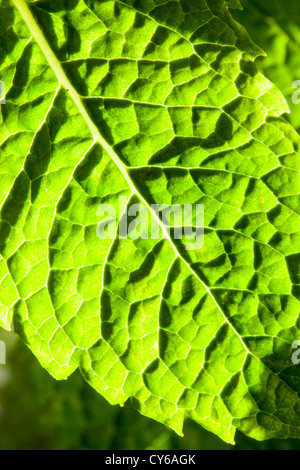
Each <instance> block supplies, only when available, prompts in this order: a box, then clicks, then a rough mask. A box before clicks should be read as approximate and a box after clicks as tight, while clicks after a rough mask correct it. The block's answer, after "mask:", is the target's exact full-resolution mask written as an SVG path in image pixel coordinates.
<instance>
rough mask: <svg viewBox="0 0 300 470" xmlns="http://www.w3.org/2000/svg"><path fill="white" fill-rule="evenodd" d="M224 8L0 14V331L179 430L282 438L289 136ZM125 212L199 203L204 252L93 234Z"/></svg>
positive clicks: (293, 260) (290, 385)
mask: <svg viewBox="0 0 300 470" xmlns="http://www.w3.org/2000/svg"><path fill="white" fill-rule="evenodd" d="M228 5H229V6H234V7H237V6H238V2H234V3H233V2H228V3H226V2H225V1H223V0H212V1H210V2H209V4H208V3H207V2H206V1H205V0H197V1H194V0H180V1H179V0H178V1H165V0H138V1H135V0H126V1H119V0H116V1H111V0H106V1H87V0H86V1H83V0H71V1H66V0H65V1H63V0H56V1H55V2H54V1H51V0H49V1H43V0H41V1H35V2H30V3H26V2H25V1H24V0H13V1H8V0H3V1H2V3H1V7H0V9H1V10H0V11H1V18H3V20H2V22H1V26H0V37H1V52H0V60H1V66H0V78H1V80H3V81H4V82H5V85H6V89H7V95H6V104H5V105H2V106H1V115H2V117H1V126H0V133H1V136H0V139H1V154H0V168H1V172H0V183H1V184H0V197H1V245H0V250H1V259H0V272H1V282H0V301H1V325H2V326H4V327H6V328H9V327H10V325H11V323H12V322H13V326H14V329H15V331H16V332H17V333H18V334H19V335H20V336H21V337H22V338H23V340H24V341H25V342H26V344H27V345H28V346H29V347H30V349H31V350H32V351H33V352H34V354H35V355H36V356H37V357H38V359H39V361H40V362H41V364H42V365H43V366H44V367H45V368H46V369H47V370H48V371H49V372H50V374H52V375H53V376H54V377H56V378H57V379H64V378H66V377H68V376H69V375H70V374H72V373H73V372H74V370H75V369H77V368H78V367H79V368H80V370H81V372H82V374H83V376H84V377H85V379H86V380H87V381H88V382H89V383H90V384H91V385H92V386H93V387H94V388H95V389H96V390H98V391H99V392H100V393H101V394H102V395H103V396H104V397H105V398H106V399H107V400H109V402H110V403H112V404H123V403H124V402H125V401H126V400H127V399H128V398H129V397H131V398H132V400H133V402H134V404H135V406H136V407H137V409H138V410H139V411H140V412H141V413H142V414H144V415H146V416H149V417H151V418H153V419H156V420H157V421H160V422H163V423H165V424H166V425H168V426H169V427H171V428H173V429H175V430H176V431H177V432H178V433H181V430H182V425H183V419H184V416H185V415H187V416H190V417H191V418H192V419H194V420H195V421H197V422H198V423H200V424H201V425H202V426H203V427H205V428H206V429H208V430H210V431H212V432H214V433H215V434H217V435H218V436H220V437H221V438H222V439H224V440H225V441H227V442H234V434H235V430H236V428H238V429H240V430H241V431H242V432H244V433H245V434H247V435H249V436H251V437H254V438H256V439H259V440H263V439H268V438H272V437H276V438H287V437H300V428H299V417H300V401H299V395H298V393H299V392H300V380H299V372H298V369H297V366H295V365H294V364H293V363H292V360H291V356H292V343H293V341H294V340H295V339H299V338H300V334H299V330H298V328H297V325H298V322H299V307H300V289H299V279H300V277H299V259H300V254H299V251H300V250H299V248H300V235H299V224H300V222H299V211H300V204H299V189H300V177H299V167H300V159H299V153H298V148H299V144H300V140H299V137H298V135H297V133H296V132H295V131H294V130H293V129H292V128H291V126H290V125H289V124H288V123H287V122H286V121H285V120H283V119H282V118H281V117H280V116H281V115H282V114H283V113H285V112H287V110H288V108H287V104H286V102H285V100H284V98H283V96H282V95H281V93H280V92H279V91H278V89H277V88H276V87H275V86H274V85H272V84H271V83H270V82H269V81H268V80H267V79H265V78H264V77H263V76H262V75H261V74H260V73H259V72H258V71H257V68H256V66H255V65H254V59H255V58H256V57H257V56H258V55H260V54H261V53H262V52H261V49H259V48H258V47H257V46H255V45H254V44H253V42H252V41H251V40H250V38H249V37H248V35H247V33H246V32H245V30H244V29H243V28H242V27H241V26H240V25H239V24H238V23H236V22H235V21H234V20H233V19H232V17H231V15H230V13H229V11H228ZM120 197H122V199H121V200H122V201H124V204H123V206H121V205H120V204H119V201H120ZM133 202H140V203H142V204H144V205H145V206H146V208H147V210H148V211H149V213H150V211H152V209H151V207H150V205H151V204H154V203H155V204H168V205H170V204H179V205H182V206H183V205H184V204H203V205H204V209H205V235H204V246H203V248H202V249H199V250H197V251H196V250H194V251H188V250H187V246H186V241H184V240H175V238H174V236H173V235H172V234H171V235H170V234H169V233H168V231H167V230H166V227H165V226H164V224H163V222H162V221H161V220H159V224H160V226H161V231H162V236H161V238H160V239H159V240H152V239H146V240H145V239H137V240H132V239H130V238H127V239H122V238H120V237H118V236H116V237H115V239H114V240H100V239H99V238H98V237H97V233H96V229H97V225H98V223H99V217H98V216H97V208H98V207H99V205H100V204H111V205H113V206H114V207H115V210H116V213H117V215H118V219H119V221H120V220H121V219H122V220H123V214H124V211H125V210H126V208H127V207H128V205H129V204H131V203H133ZM152 212H153V211H152Z"/></svg>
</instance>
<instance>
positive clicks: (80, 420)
mask: <svg viewBox="0 0 300 470" xmlns="http://www.w3.org/2000/svg"><path fill="white" fill-rule="evenodd" d="M242 3H243V5H244V8H245V9H244V11H243V12H238V11H237V12H234V16H235V17H236V19H237V20H238V21H239V22H240V23H241V24H243V25H244V26H245V27H246V29H247V30H248V32H249V33H250V35H251V37H252V39H253V40H254V41H255V42H256V43H257V44H258V45H259V46H260V47H261V48H262V49H263V50H264V51H265V52H266V53H267V54H268V56H267V58H263V59H262V58H261V59H258V61H257V63H258V66H259V68H260V69H261V71H262V72H263V74H264V75H266V76H267V78H269V79H270V80H271V81H272V82H274V83H275V84H276V85H277V86H278V88H279V89H280V90H281V91H282V93H283V94H284V96H285V97H286V99H287V101H288V104H289V106H290V109H291V114H290V115H289V116H287V119H289V120H290V122H291V123H292V125H293V126H294V127H295V128H296V129H297V130H298V132H299V130H300V105H296V104H293V102H292V94H293V93H294V92H295V89H293V87H292V84H293V82H294V81H295V80H300V2H299V0H288V1H286V0H274V1H272V2H271V1H270V0H247V1H246V0H242ZM0 340H3V341H5V343H6V346H7V365H0V449H1V450H6V449H9V450H15V449H35V450H39V449H66V450H68V449H103V450H140V449H149V450H173V449H174V450H189V449H190V450H195V449H200V450H206V449H207V450H219V449H228V450H235V449H239V450H264V449H266V450H267V449H270V450H277V449H278V450H281V449H283V450H300V440H283V441H276V440H270V441H265V442H256V441H254V440H252V439H249V438H247V437H245V436H243V435H241V434H240V433H238V434H237V444H236V445H235V446H231V445H227V444H226V443H224V442H222V441H221V440H220V439H219V438H218V437H216V436H214V435H213V434H211V433H209V432H207V431H205V430H204V429H202V428H201V427H200V426H199V425H197V424H196V423H194V422H192V421H190V420H187V421H186V423H185V427H184V437H183V438H181V437H179V436H177V435H176V434H175V433H174V432H173V431H171V430H168V429H167V428H166V427H164V426H163V425H161V424H159V423H156V422H154V421H152V420H150V419H147V418H145V417H143V416H141V415H140V414H139V413H138V412H137V411H135V410H134V409H133V407H132V406H131V404H130V402H128V403H127V404H126V405H125V406H124V407H123V408H121V407H113V406H111V405H109V404H108V403H107V402H106V401H105V400H104V399H103V398H102V397H101V396H100V395H99V394H97V393H96V392H95V391H94V390H93V389H92V388H91V387H90V386H89V385H87V384H86V383H85V381H84V379H83V378H82V377H81V375H80V374H79V372H76V373H75V374H74V375H72V376H71V377H70V378H69V379H68V380H67V381H63V382H57V381H55V380H54V379H53V378H51V377H50V376H49V375H48V373H47V372H45V371H44V370H43V369H42V368H41V366H40V365H39V363H38V362H37V360H36V359H35V357H34V356H33V355H32V353H31V352H30V351H29V350H28V349H27V347H26V346H25V345H24V344H23V343H21V341H20V340H18V339H17V337H16V336H15V335H13V333H7V332H4V331H3V330H0Z"/></svg>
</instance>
